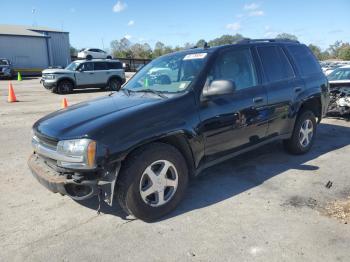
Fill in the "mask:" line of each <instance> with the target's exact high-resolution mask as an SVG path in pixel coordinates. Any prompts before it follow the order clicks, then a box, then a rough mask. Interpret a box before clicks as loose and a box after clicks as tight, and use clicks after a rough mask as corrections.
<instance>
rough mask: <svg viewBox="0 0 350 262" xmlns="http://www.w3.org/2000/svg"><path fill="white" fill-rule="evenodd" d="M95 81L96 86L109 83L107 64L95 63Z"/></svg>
mask: <svg viewBox="0 0 350 262" xmlns="http://www.w3.org/2000/svg"><path fill="white" fill-rule="evenodd" d="M94 68H95V79H94V84H98V85H103V84H107V81H108V75H109V73H108V68H107V63H106V62H94Z"/></svg>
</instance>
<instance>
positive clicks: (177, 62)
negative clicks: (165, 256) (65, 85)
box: [28, 39, 329, 221]
mask: <svg viewBox="0 0 350 262" xmlns="http://www.w3.org/2000/svg"><path fill="white" fill-rule="evenodd" d="M328 100H329V87H328V81H327V79H326V77H325V76H324V74H323V73H322V70H321V68H320V65H319V64H318V62H317V61H316V59H315V57H314V56H313V54H312V53H311V51H310V50H309V49H308V48H307V47H306V46H305V45H303V44H300V43H299V42H296V41H290V40H284V39H274V40H271V39H261V40H249V39H246V40H242V41H240V42H237V43H235V44H232V45H225V46H219V47H213V48H210V47H206V48H203V49H202V48H195V49H189V50H185V51H181V52H176V53H172V54H168V55H165V56H162V57H160V58H157V59H155V60H153V61H152V62H151V63H149V64H147V65H146V66H145V67H143V68H142V69H141V70H140V71H139V72H138V73H137V74H136V75H135V76H134V77H133V78H132V79H131V80H130V81H129V82H128V83H126V84H125V85H124V86H123V88H122V89H121V90H120V91H119V92H115V93H113V94H111V95H108V96H105V97H101V98H98V99H95V100H92V101H87V102H83V103H80V104H76V105H73V106H70V107H68V108H66V109H62V110H59V111H57V112H54V113H52V114H49V115H47V116H45V117H44V118H42V119H40V120H39V121H37V122H36V123H35V124H34V126H33V133H34V135H33V138H32V145H33V148H34V153H33V154H32V155H31V156H30V159H29V162H28V163H29V167H30V169H31V171H32V173H33V175H34V176H35V177H36V178H37V180H38V181H39V182H40V183H41V184H43V185H44V186H45V187H47V188H48V189H50V190H51V191H53V192H59V193H61V194H64V195H68V196H70V197H71V198H73V199H75V200H83V199H87V198H90V197H93V196H95V195H96V194H99V196H100V197H102V198H103V199H104V200H105V201H106V202H107V203H109V204H110V205H112V203H113V199H116V200H117V201H118V202H119V204H120V206H121V207H122V208H123V209H124V210H125V212H126V213H128V214H132V215H134V216H135V217H137V218H140V219H142V220H144V221H154V220H156V219H158V218H160V217H162V216H164V215H165V214H167V213H169V212H170V211H171V210H173V209H174V208H175V207H176V206H177V205H178V204H179V202H180V201H181V199H182V198H183V197H184V195H185V192H186V188H187V185H188V181H189V179H190V178H191V177H194V176H196V175H198V174H199V173H200V172H201V171H202V170H203V169H205V168H207V167H209V166H211V165H213V164H216V163H219V162H221V161H224V160H227V159H229V158H232V157H234V156H236V155H238V154H241V153H243V152H247V151H249V150H253V149H255V148H256V147H258V146H261V145H263V144H266V143H269V142H272V141H276V140H283V143H284V145H285V147H286V149H287V150H288V151H289V152H291V153H293V154H303V153H306V152H308V151H309V150H310V148H311V147H312V145H313V143H314V140H315V134H316V127H317V123H319V122H320V121H321V119H322V117H323V116H324V115H325V113H326V108H327V106H328Z"/></svg>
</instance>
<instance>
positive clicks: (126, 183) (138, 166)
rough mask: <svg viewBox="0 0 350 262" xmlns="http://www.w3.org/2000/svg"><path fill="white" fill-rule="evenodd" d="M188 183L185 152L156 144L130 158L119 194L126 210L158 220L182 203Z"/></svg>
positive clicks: (143, 218)
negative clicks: (183, 154)
mask: <svg viewBox="0 0 350 262" xmlns="http://www.w3.org/2000/svg"><path fill="white" fill-rule="evenodd" d="M187 184H188V169H187V165H186V162H185V159H184V158H183V156H182V154H181V153H180V152H179V151H178V150H177V149H176V148H174V147H173V146H170V145H168V144H164V143H152V144H149V145H147V146H145V147H142V148H141V149H139V150H137V151H135V152H134V153H132V154H131V155H130V156H129V157H128V158H127V160H126V162H125V164H124V165H123V168H122V170H121V173H120V176H119V178H118V182H117V189H116V190H117V192H116V194H117V197H118V201H119V204H120V206H121V207H122V208H123V209H124V210H125V212H127V213H128V214H131V215H134V216H135V217H137V218H139V219H142V220H144V221H154V220H156V219H158V218H160V217H162V216H164V215H166V214H167V213H169V212H170V211H172V210H173V209H174V208H175V207H176V206H177V205H178V204H179V202H180V201H181V199H182V198H183V196H184V194H185V191H186V188H187Z"/></svg>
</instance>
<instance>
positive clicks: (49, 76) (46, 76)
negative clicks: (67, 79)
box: [45, 75, 55, 79]
mask: <svg viewBox="0 0 350 262" xmlns="http://www.w3.org/2000/svg"><path fill="white" fill-rule="evenodd" d="M45 78H46V79H55V75H45Z"/></svg>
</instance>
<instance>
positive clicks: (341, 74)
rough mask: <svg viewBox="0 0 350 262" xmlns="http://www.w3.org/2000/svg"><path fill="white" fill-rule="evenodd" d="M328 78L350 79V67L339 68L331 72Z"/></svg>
mask: <svg viewBox="0 0 350 262" xmlns="http://www.w3.org/2000/svg"><path fill="white" fill-rule="evenodd" d="M328 80H350V68H338V69H335V70H334V71H333V72H332V73H330V74H329V76H328Z"/></svg>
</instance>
